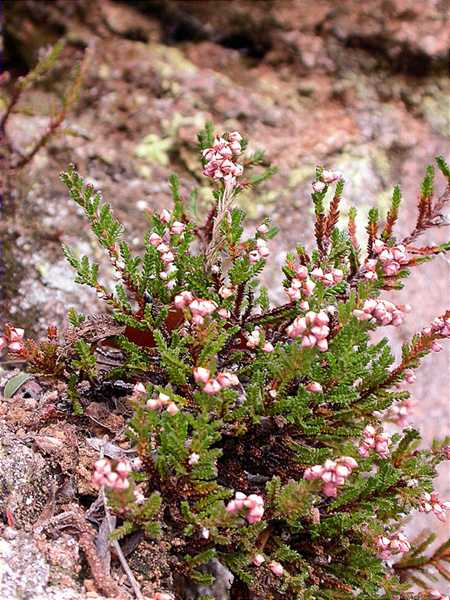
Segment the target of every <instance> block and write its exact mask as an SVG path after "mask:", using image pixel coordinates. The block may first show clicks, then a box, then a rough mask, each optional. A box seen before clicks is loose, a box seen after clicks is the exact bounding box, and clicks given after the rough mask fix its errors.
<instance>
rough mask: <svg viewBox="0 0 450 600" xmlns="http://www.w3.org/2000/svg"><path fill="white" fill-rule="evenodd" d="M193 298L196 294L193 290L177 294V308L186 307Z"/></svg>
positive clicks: (175, 300) (175, 302)
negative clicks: (192, 292)
mask: <svg viewBox="0 0 450 600" xmlns="http://www.w3.org/2000/svg"><path fill="white" fill-rule="evenodd" d="M193 300H194V296H193V295H192V294H191V292H187V291H184V292H181V293H179V294H177V295H176V296H175V298H174V304H175V306H176V307H177V308H186V306H189V304H190V303H191V302H192V301H193Z"/></svg>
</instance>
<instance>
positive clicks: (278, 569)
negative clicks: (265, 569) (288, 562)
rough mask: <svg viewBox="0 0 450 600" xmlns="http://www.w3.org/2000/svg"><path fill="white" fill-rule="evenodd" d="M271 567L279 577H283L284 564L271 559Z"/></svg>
mask: <svg viewBox="0 0 450 600" xmlns="http://www.w3.org/2000/svg"><path fill="white" fill-rule="evenodd" d="M269 569H270V570H271V571H272V573H273V574H274V575H276V576H277V577H281V576H282V575H284V569H283V566H282V565H281V564H280V563H279V562H277V561H276V560H271V561H270V563H269Z"/></svg>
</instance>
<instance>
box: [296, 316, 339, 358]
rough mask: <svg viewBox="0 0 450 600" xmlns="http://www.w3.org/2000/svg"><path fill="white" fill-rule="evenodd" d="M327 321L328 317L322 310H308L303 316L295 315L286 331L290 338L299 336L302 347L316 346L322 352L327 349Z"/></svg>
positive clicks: (328, 331) (328, 330) (328, 329)
mask: <svg viewBox="0 0 450 600" xmlns="http://www.w3.org/2000/svg"><path fill="white" fill-rule="evenodd" d="M328 323H329V317H328V315H327V314H326V313H325V312H324V311H320V312H318V313H315V312H314V311H308V312H307V313H306V315H305V316H304V317H296V318H295V319H294V321H293V322H292V323H291V325H289V327H288V328H287V329H286V331H287V334H288V336H289V337H291V338H296V337H299V338H301V346H302V347H303V348H314V347H317V348H318V349H319V350H320V351H321V352H324V351H326V350H327V349H328V341H327V337H328V335H329V333H330V328H329V327H328Z"/></svg>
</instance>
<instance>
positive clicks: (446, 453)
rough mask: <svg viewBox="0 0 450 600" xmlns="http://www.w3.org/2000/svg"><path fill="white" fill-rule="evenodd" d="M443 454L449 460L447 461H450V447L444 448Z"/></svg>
mask: <svg viewBox="0 0 450 600" xmlns="http://www.w3.org/2000/svg"><path fill="white" fill-rule="evenodd" d="M442 452H443V453H444V456H445V457H446V458H447V460H450V446H444V447H443V448H442Z"/></svg>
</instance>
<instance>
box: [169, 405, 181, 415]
mask: <svg viewBox="0 0 450 600" xmlns="http://www.w3.org/2000/svg"><path fill="white" fill-rule="evenodd" d="M166 411H167V412H168V413H169V415H170V416H171V417H174V416H175V415H176V414H177V413H178V412H180V411H179V408H178V406H177V405H176V404H175V402H170V403H169V405H168V407H167V408H166Z"/></svg>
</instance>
